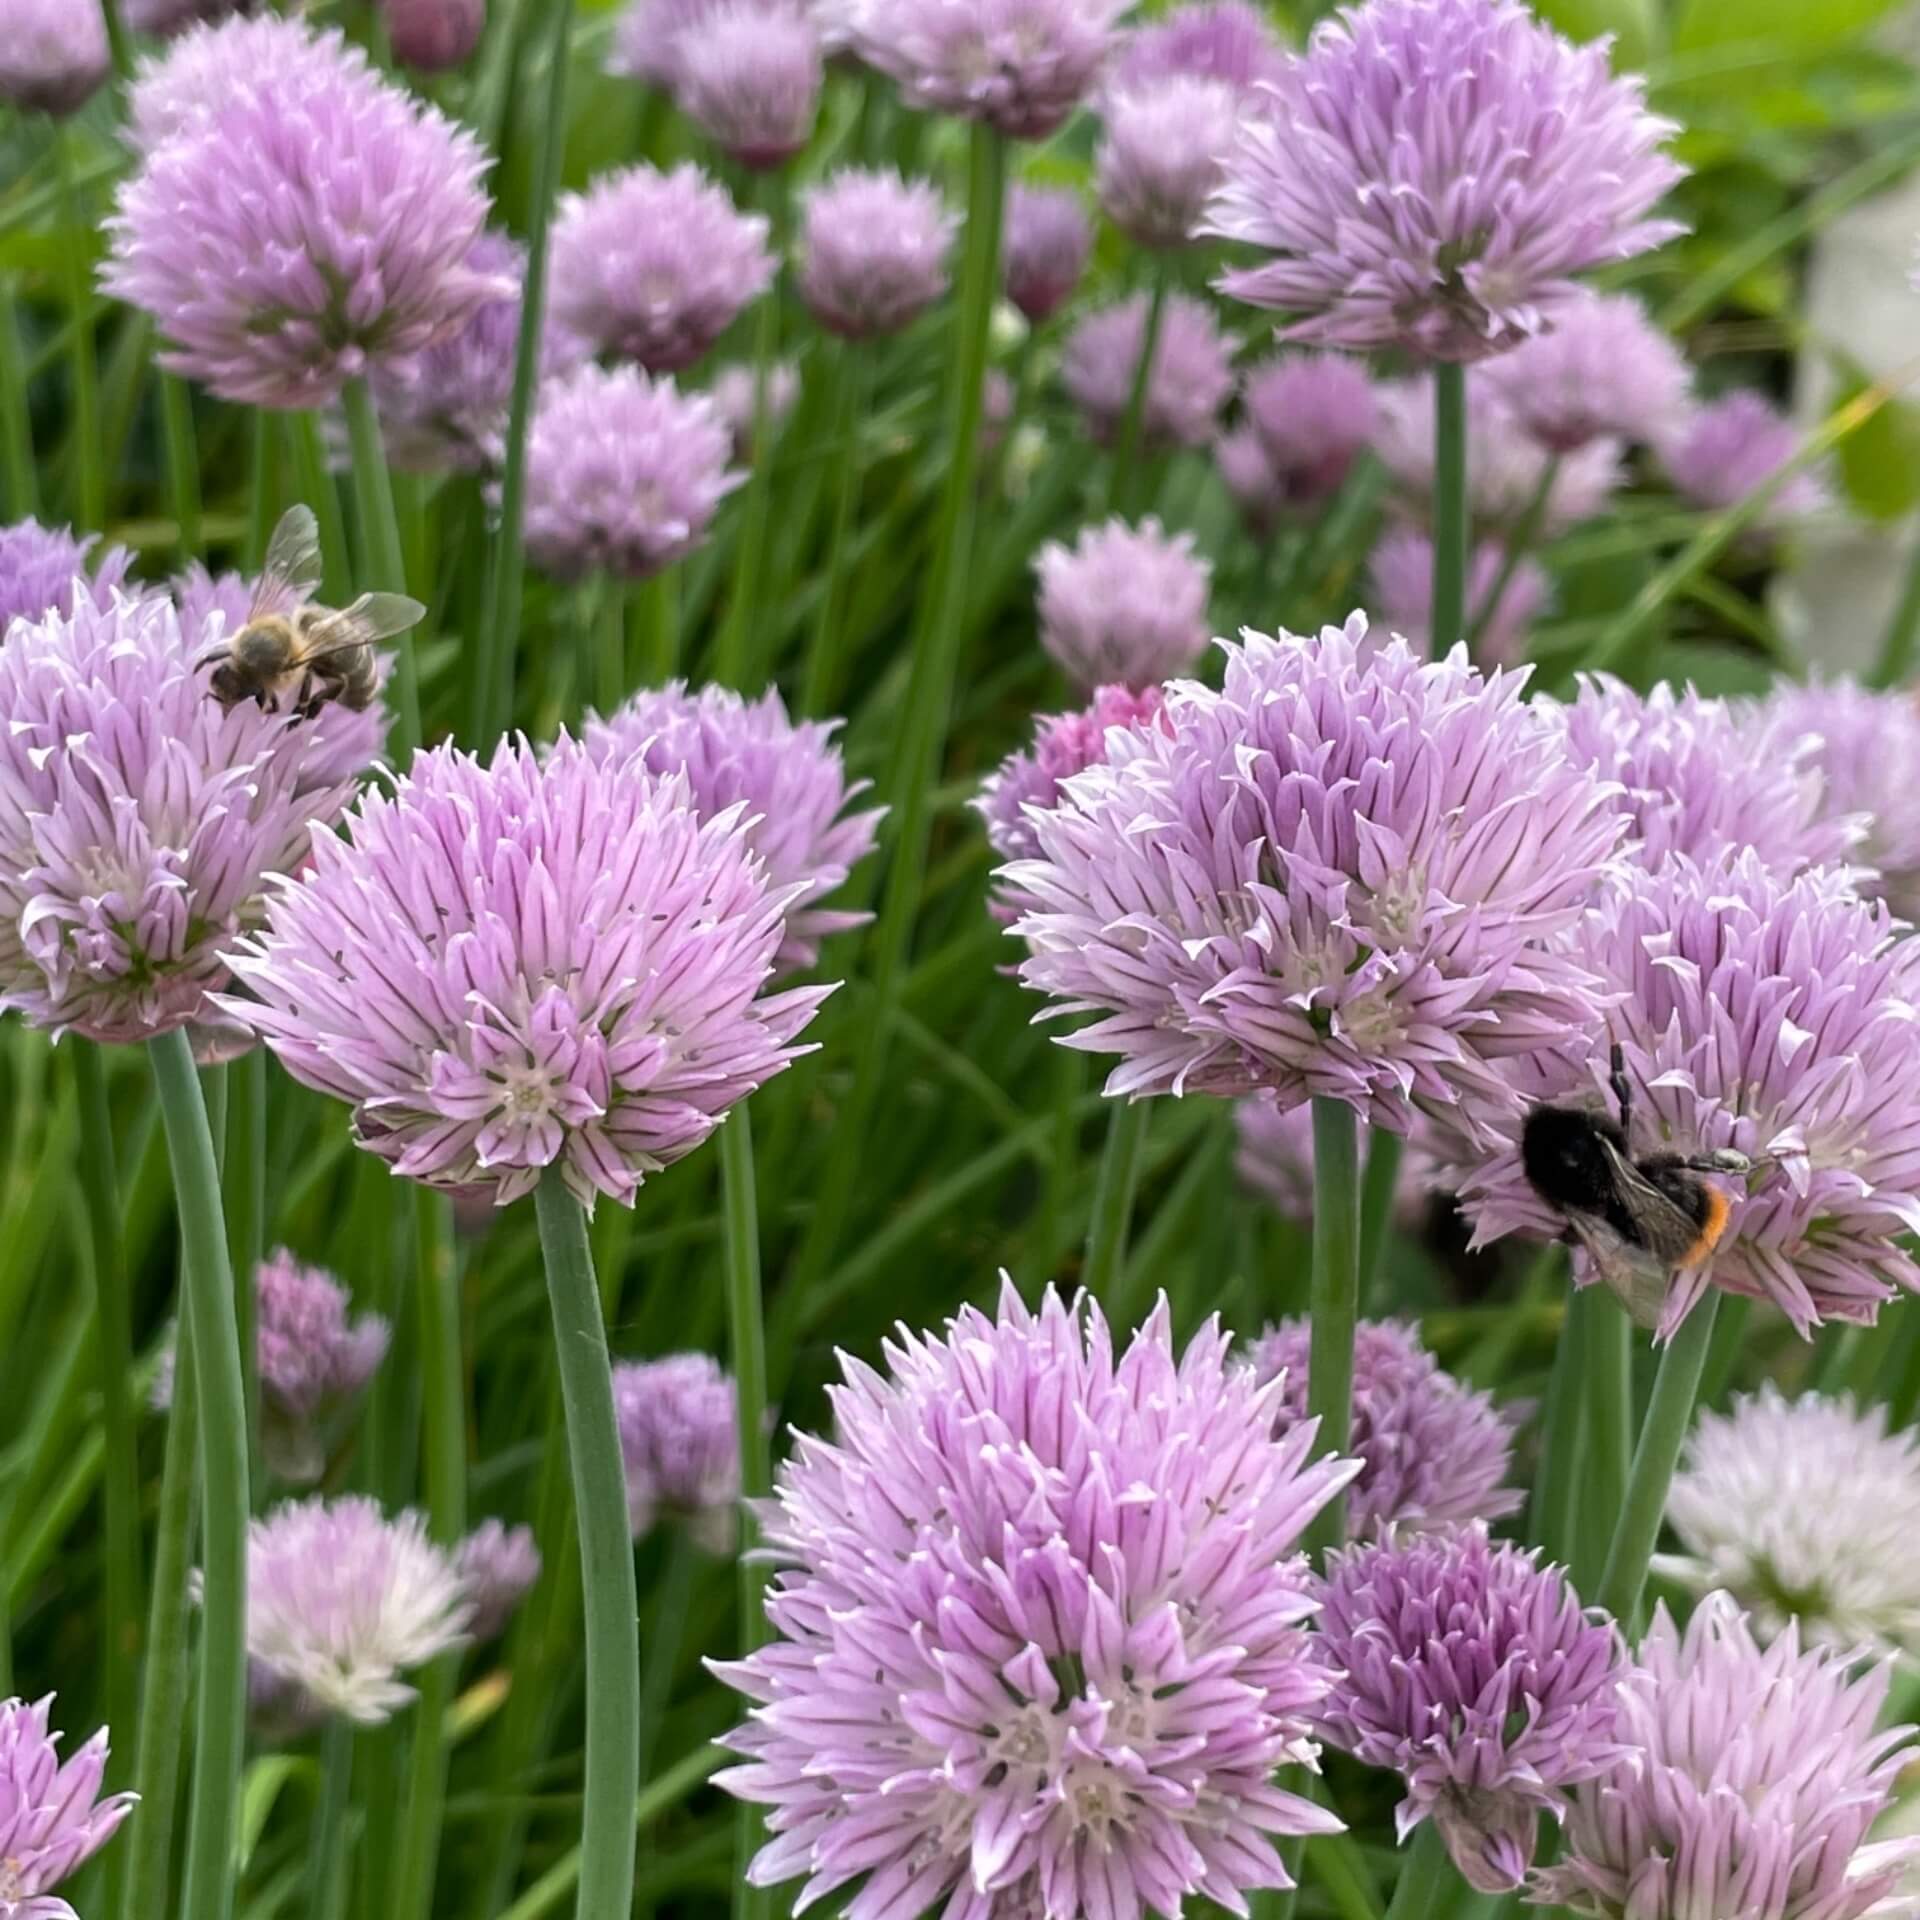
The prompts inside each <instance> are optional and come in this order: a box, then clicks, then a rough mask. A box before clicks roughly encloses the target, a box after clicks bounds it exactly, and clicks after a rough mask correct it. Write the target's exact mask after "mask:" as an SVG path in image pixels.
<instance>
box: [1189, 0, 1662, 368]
mask: <svg viewBox="0 0 1920 1920" xmlns="http://www.w3.org/2000/svg"><path fill="white" fill-rule="evenodd" d="M1262 108H1263V110H1262V112H1260V113H1259V114H1257V115H1255V116H1252V117H1250V118H1249V119H1248V120H1247V121H1246V122H1245V124H1244V125H1243V127H1242V129H1241V133H1240V139H1239V143H1238V145H1237V146H1236V148H1235V150H1234V154H1233V157H1232V160H1231V161H1230V163H1229V166H1228V171H1227V179H1226V182H1225V184H1224V185H1223V186H1222V187H1221V189H1220V191H1219V192H1218V193H1217V194H1216V195H1215V196H1214V200H1213V205H1212V208H1211V211H1210V213H1209V216H1208V230H1209V231H1210V232H1212V233H1215V234H1218V235H1220V236H1221V237H1222V238H1224V239H1228V240H1237V241H1242V242H1245V243H1247V244H1248V245H1250V246H1252V247H1255V248H1257V249H1259V250H1260V251H1261V252H1262V253H1265V254H1269V255H1272V256H1273V257H1272V258H1271V259H1269V260H1267V261H1265V262H1264V263H1263V264H1261V265H1258V266H1252V267H1246V268H1242V269H1239V270H1238V271H1235V272H1232V273H1229V274H1227V275H1226V276H1225V277H1224V279H1223V280H1222V281H1221V283H1220V284H1221V286H1222V288H1223V290H1224V291H1226V292H1228V293H1230V294H1232V295H1233V296H1234V297H1235V298H1236V299H1241V300H1246V301H1249V302H1251V303H1252V304H1253V305H1255V306H1261V307H1277V308H1279V309H1281V310H1282V311H1284V312H1286V313H1288V314H1290V315H1292V316H1294V317H1293V319H1292V321H1291V324H1290V325H1289V326H1288V327H1286V328H1285V329H1284V330H1283V331H1284V332H1285V333H1286V334H1287V335H1288V336H1290V337H1292V338H1294V339H1300V340H1315V341H1319V342H1321V343H1322V344H1324V345H1328V346H1343V347H1358V348H1363V349H1371V348H1378V347H1399V348H1401V349H1403V350H1404V351H1406V352H1409V353H1413V354H1418V355H1421V356H1423V357H1425V358H1428V359H1434V360H1478V359H1482V358H1484V357H1485V356H1487V355H1489V354H1495V353H1502V352H1504V351H1506V349H1508V348H1509V347H1512V346H1514V345H1516V344H1517V343H1518V342H1519V341H1521V340H1523V339H1525V338H1526V337H1527V336H1528V335H1529V334H1534V333H1538V332H1540V331H1542V330H1543V329H1544V328H1545V327H1547V326H1550V325H1551V324H1552V323H1553V320H1554V317H1555V315H1556V314H1557V313H1558V312H1559V310H1560V309H1562V308H1563V307H1565V306H1566V305H1567V304H1568V303H1569V302H1570V301H1572V300H1573V299H1575V298H1576V297H1577V294H1578V288H1577V285H1576V283H1575V281H1574V280H1573V278H1572V276H1573V275H1575V274H1577V273H1582V272H1585V271H1586V270H1588V269H1590V268H1593V267H1598V266H1603V265H1605V264H1607V263H1608V262H1610V261H1615V260H1625V259H1629V258H1631V257H1632V256H1633V255H1635V254H1639V253H1644V252H1646V251H1647V250H1648V249H1649V248H1651V247H1656V246H1658V245H1660V244H1661V242H1662V241H1664V240H1666V239H1668V238H1670V237H1671V236H1672V235H1673V234H1675V233H1677V232H1679V231H1680V229H1679V227H1678V226H1676V225H1675V224H1674V223H1673V222H1672V221H1670V220H1657V219H1653V218H1650V217H1649V216H1650V215H1651V213H1652V210H1653V208H1654V206H1655V205H1656V204H1657V203H1658V201H1659V200H1660V198H1661V196H1662V195H1663V194H1664V193H1665V192H1666V190H1667V189H1668V187H1670V186H1671V185H1672V184H1673V183H1674V181H1675V180H1677V179H1678V178H1679V177H1680V174H1681V171H1682V169H1681V168H1680V167H1679V166H1677V165H1676V164H1675V163H1674V162H1673V161H1672V160H1671V159H1669V158H1668V157H1667V155H1666V154H1665V153H1664V152H1663V151H1662V150H1661V143H1662V142H1663V141H1664V140H1665V139H1666V137H1667V135H1668V134H1670V133H1671V132H1673V131H1674V128H1673V124H1672V122H1670V121H1666V120H1662V119H1658V118H1656V117H1655V116H1654V115H1653V114H1651V113H1649V112H1648V111H1647V109H1646V104H1645V100H1644V97H1643V90H1642V86H1641V83H1640V82H1639V81H1638V80H1637V79H1629V78H1624V77H1620V78H1616V77H1615V76H1614V74H1613V73H1612V72H1611V70H1610V68H1609V66H1608V60H1607V46H1606V43H1605V42H1604V41H1597V42H1594V43H1593V44H1590V45H1587V46H1581V47H1576V46H1574V45H1573V44H1572V43H1571V42H1570V41H1568V40H1567V39H1565V38H1564V37H1563V36H1562V35H1560V34H1559V33H1556V32H1555V31H1553V29H1551V28H1550V27H1547V26H1544V25H1542V24H1541V23H1540V22H1539V21H1538V20H1536V19H1535V18H1534V16H1533V14H1532V12H1531V10H1530V9H1528V8H1527V7H1525V6H1523V5H1521V4H1520V0H1370V4H1368V5H1365V6H1359V7H1352V8H1348V9H1346V10H1344V11H1342V12H1341V13H1340V15H1339V16H1338V17H1337V18H1335V19H1331V20H1327V21H1323V22H1322V23H1321V25H1320V26H1319V27H1318V28H1317V29H1316V30H1315V32H1314V35H1313V38H1312V40H1311V41H1310V42H1309V44H1308V48H1307V51H1306V52H1305V53H1304V54H1303V55H1299V56H1296V57H1294V58H1293V59H1291V60H1289V61H1288V62H1287V64H1286V66H1285V67H1284V68H1283V69H1282V71H1281V72H1280V73H1279V75H1277V76H1276V77H1275V78H1274V79H1273V80H1272V81H1270V82H1269V83H1268V87H1267V89H1266V93H1265V97H1264V98H1263V101H1262Z"/></svg>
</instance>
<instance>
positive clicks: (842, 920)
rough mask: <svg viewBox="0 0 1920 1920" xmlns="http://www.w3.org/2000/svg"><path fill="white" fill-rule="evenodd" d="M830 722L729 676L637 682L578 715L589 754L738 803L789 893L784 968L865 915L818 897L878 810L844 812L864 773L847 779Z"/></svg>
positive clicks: (774, 880)
mask: <svg viewBox="0 0 1920 1920" xmlns="http://www.w3.org/2000/svg"><path fill="white" fill-rule="evenodd" d="M838 724H839V723H838V722H837V721H831V720H824V721H823V720H801V721H795V720H792V719H790V718H789V717H788V715H787V709H786V703H785V702H784V701H783V700H782V699H781V698H780V695H779V692H778V690H777V689H774V688H771V687H770V688H768V690H767V691H766V692H765V693H763V694H762V695H761V696H760V698H759V699H758V700H747V699H745V698H743V697H742V696H741V695H740V694H737V693H735V692H734V691H733V690H732V689H731V688H728V687H702V688H701V689H700V690H699V692H697V693H695V692H694V691H692V689H690V688H689V687H688V686H687V684H686V682H685V681H684V680H675V681H674V682H672V683H671V684H670V685H668V686H665V687H659V688H645V689H642V690H641V691H640V692H639V693H636V694H635V695H634V696H633V698H632V699H630V700H629V701H628V702H627V703H626V705H625V706H623V707H621V708H620V709H619V710H618V711H617V712H616V713H614V714H613V715H611V716H610V717H609V718H607V719H604V720H603V719H600V718H599V717H597V716H593V717H590V718H589V719H588V721H587V725H586V732H585V735H584V739H585V742H586V747H587V751H588V752H589V753H592V754H594V755H596V756H598V757H599V758H601V759H603V760H607V761H610V762H612V763H614V764H616V765H627V766H636V767H640V768H643V769H644V770H645V771H646V772H647V773H649V774H673V773H679V774H684V775H685V776H686V781H687V791H688V794H689V796H690V797H691V799H692V802H693V805H694V806H695V808H696V809H698V811H699V812H700V813H701V814H703V815H714V814H724V813H727V812H729V811H734V812H741V813H742V815H743V820H744V828H745V833H746V838H747V843H748V845H749V846H751V847H752V849H753V851H754V852H755V853H756V854H757V855H759V857H760V859H761V861H762V862H763V863H764V865H765V867H766V870H767V884H768V885H769V886H771V887H773V888H774V889H776V890H777V891H778V892H780V893H782V894H784V895H786V896H787V897H788V899H789V900H790V903H791V904H790V905H789V906H788V908H787V913H786V928H785V931H784V933H783V934H782V936H781V941H780V953H779V960H778V965H779V969H780V971H781V972H782V973H786V972H790V971H793V970H796V969H800V968H805V967H810V966H812V965H813V964H814V962H815V961H816V960H818V959H819V957H820V943H821V941H822V940H824V939H825V938H826V937H827V936H828V935H829V934H834V933H841V932H844V931H845V930H846V929H847V928H849V927H857V926H860V925H862V924H864V922H865V921H866V919H867V917H868V916H867V915H865V914H862V913H843V912H836V911H835V910H833V909H831V908H828V907H825V906H823V905H821V904H820V903H821V902H822V901H824V900H825V899H826V897H827V896H828V895H829V894H831V893H833V892H834V891H835V890H836V889H837V888H838V887H840V886H841V885H842V884H843V883H844V881H845V880H846V877H847V875H848V873H849V872H850V871H851V870H852V869H853V867H854V866H855V865H856V864H857V863H858V862H860V861H861V860H864V859H865V858H866V856H867V855H868V854H869V853H871V852H872V851H873V841H874V834H875V832H876V831H877V829H878V827H879V825H880V816H881V814H882V813H883V812H884V811H885V809H884V808H878V807H873V808H868V809H866V810H864V811H862V812H859V813H855V812H852V811H850V808H851V806H852V803H853V802H854V801H855V800H856V799H858V798H859V796H860V795H861V794H862V793H863V792H865V790H866V782H865V781H861V780H856V781H851V782H850V781H849V780H848V779H847V770H846V765H845V763H844V761H843V760H842V759H841V757H840V749H839V748H838V747H837V746H835V745H834V743H833V736H834V733H835V732H836V730H837V728H838Z"/></svg>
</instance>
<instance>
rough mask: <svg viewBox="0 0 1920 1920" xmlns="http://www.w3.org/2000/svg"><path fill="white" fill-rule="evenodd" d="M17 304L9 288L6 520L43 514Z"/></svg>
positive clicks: (3, 406) (3, 382) (1, 466)
mask: <svg viewBox="0 0 1920 1920" xmlns="http://www.w3.org/2000/svg"><path fill="white" fill-rule="evenodd" d="M17 300H18V296H17V295H16V294H15V292H14V290H13V288H12V286H11V285H8V286H7V288H6V292H5V297H4V299H0V478H4V480H5V483H6V489H7V492H6V514H7V517H8V518H9V519H11V520H26V519H30V518H32V517H33V516H34V515H35V514H37V513H38V512H39V510H40V485H39V480H38V478H37V477H36V475H35V472H34V465H33V411H32V408H31V406H30V405H29V404H28V397H27V364H26V358H25V356H24V354H23V353H22V352H21V348H20V315H19V308H18V305H17Z"/></svg>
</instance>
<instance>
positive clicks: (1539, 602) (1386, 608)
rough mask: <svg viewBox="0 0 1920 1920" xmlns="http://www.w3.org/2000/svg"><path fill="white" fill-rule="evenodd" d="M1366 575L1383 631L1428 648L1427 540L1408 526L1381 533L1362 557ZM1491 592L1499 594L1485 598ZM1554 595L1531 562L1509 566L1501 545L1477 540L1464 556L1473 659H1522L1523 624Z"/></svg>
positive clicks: (1498, 663)
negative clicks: (1371, 578) (1370, 584)
mask: <svg viewBox="0 0 1920 1920" xmlns="http://www.w3.org/2000/svg"><path fill="white" fill-rule="evenodd" d="M1367 570H1368V572H1369V573H1370V574H1371V575H1372V576H1373V601H1372V605H1373V606H1374V608H1375V609H1376V610H1377V611H1378V613H1379V615H1380V619H1381V624H1382V625H1383V626H1384V627H1385V628H1386V629H1387V631H1388V632H1390V633H1397V634H1399V635H1400V636H1401V638H1402V639H1404V640H1407V641H1409V642H1410V643H1411V644H1412V645H1413V646H1415V647H1417V648H1419V650H1420V651H1421V652H1422V653H1427V654H1431V653H1432V651H1433V541H1432V540H1431V539H1430V538H1429V537H1428V536H1427V535H1426V534H1424V533H1420V532H1418V531H1416V530H1415V529H1414V528H1412V527H1394V528H1392V529H1390V530H1389V531H1388V532H1386V533H1384V534H1383V535H1381V537H1380V544H1379V545H1378V546H1377V547H1375V548H1374V550H1373V552H1372V554H1371V555H1370V556H1369V558H1368V560H1367ZM1496 589H1497V590H1498V593H1499V598H1498V599H1497V600H1493V601H1492V604H1491V605H1489V604H1488V603H1489V601H1490V600H1492V596H1493V594H1494V593H1495V591H1496ZM1552 596H1553V585H1552V582H1551V581H1549V580H1548V578H1547V575H1546V570H1545V569H1544V568H1543V567H1542V566H1541V565H1540V564H1539V562H1538V561H1535V560H1530V559H1527V558H1525V557H1524V556H1521V557H1518V558H1516V559H1515V560H1514V562H1513V564H1512V565H1511V566H1509V564H1508V554H1507V548H1506V546H1505V545H1504V544H1503V543H1502V542H1500V541H1497V540H1483V541H1481V542H1480V544H1479V545H1478V546H1476V547H1475V548H1474V549H1473V551H1472V553H1471V554H1470V555H1469V556H1468V559H1467V596H1466V612H1467V632H1468V634H1469V635H1471V636H1472V649H1471V650H1472V653H1473V657H1474V658H1475V659H1476V660H1478V661H1481V662H1482V663H1483V664H1485V665H1487V666H1494V667H1511V666H1516V665H1518V664H1519V662H1520V661H1521V660H1523V659H1524V658H1525V657H1526V651H1527V647H1526V641H1527V632H1528V629H1529V628H1530V627H1531V626H1532V625H1533V623H1534V621H1535V620H1536V619H1537V618H1538V617H1539V615H1540V614H1541V613H1542V612H1543V611H1544V610H1545V608H1546V606H1547V604H1548V602H1549V601H1550V600H1551V598H1552Z"/></svg>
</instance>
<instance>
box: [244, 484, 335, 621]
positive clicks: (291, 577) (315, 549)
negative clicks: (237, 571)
mask: <svg viewBox="0 0 1920 1920" xmlns="http://www.w3.org/2000/svg"><path fill="white" fill-rule="evenodd" d="M324 571H325V570H324V568H323V567H322V565H321V562H320V523H319V521H318V520H316V519H315V518H314V517H313V509H312V508H311V507H289V508H288V509H287V510H286V512H285V513H283V514H282V515H281V516H280V524H279V525H278V526H277V527H275V528H274V530H273V538H272V539H271V540H269V541H268V542H267V558H266V564H265V565H264V566H263V567H262V568H261V569H260V578H259V580H258V581H257V582H256V583H255V585H254V589H253V612H254V614H255V615H256V616H257V615H259V614H263V613H278V612H282V611H284V610H285V609H286V608H287V607H289V606H298V605H299V604H300V602H302V601H303V600H310V599H312V598H313V596H314V593H315V592H316V591H317V590H318V588H319V585H320V580H321V576H322V574H323V572H324Z"/></svg>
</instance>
